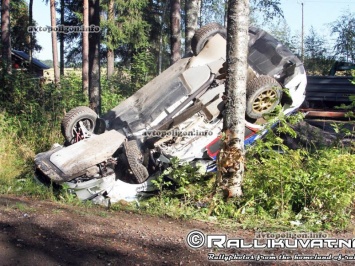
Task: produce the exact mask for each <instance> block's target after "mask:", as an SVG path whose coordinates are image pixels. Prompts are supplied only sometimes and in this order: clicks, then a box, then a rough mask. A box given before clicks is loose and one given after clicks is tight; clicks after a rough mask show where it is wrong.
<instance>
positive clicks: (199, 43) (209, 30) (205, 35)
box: [191, 23, 227, 55]
mask: <svg viewBox="0 0 355 266" xmlns="http://www.w3.org/2000/svg"><path fill="white" fill-rule="evenodd" d="M216 34H220V35H221V36H222V37H223V38H225V39H227V31H226V29H225V28H224V27H222V26H221V25H220V24H218V23H210V24H207V25H205V26H203V27H201V28H200V29H198V30H196V32H195V35H194V36H193V37H192V40H191V49H192V51H193V53H194V55H198V54H199V53H200V52H201V50H202V49H203V47H204V46H205V45H206V43H207V42H208V40H209V39H210V38H212V37H213V36H215V35H216Z"/></svg>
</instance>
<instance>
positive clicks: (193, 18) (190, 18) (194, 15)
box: [185, 0, 201, 54]
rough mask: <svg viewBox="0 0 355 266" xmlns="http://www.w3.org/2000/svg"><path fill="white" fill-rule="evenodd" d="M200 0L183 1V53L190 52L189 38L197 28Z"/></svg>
mask: <svg viewBox="0 0 355 266" xmlns="http://www.w3.org/2000/svg"><path fill="white" fill-rule="evenodd" d="M200 1H201V0H192V1H185V13H186V17H185V18H186V23H185V25H186V27H185V54H188V53H189V52H191V39H192V37H193V36H194V34H195V30H196V28H197V20H198V12H199V2H200Z"/></svg>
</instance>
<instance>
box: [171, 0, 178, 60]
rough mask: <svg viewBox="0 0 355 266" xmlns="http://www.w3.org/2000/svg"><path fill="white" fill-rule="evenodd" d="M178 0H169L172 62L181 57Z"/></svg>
mask: <svg viewBox="0 0 355 266" xmlns="http://www.w3.org/2000/svg"><path fill="white" fill-rule="evenodd" d="M180 8H181V7H180V0H171V22H170V23H171V44H170V47H171V59H170V63H171V64H174V63H175V62H176V61H177V60H179V59H180V58H181V12H180Z"/></svg>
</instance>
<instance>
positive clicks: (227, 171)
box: [218, 0, 249, 197]
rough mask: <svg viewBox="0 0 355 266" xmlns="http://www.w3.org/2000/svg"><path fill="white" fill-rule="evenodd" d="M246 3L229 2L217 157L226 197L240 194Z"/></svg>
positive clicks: (245, 77) (246, 21) (247, 7)
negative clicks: (222, 134)
mask: <svg viewBox="0 0 355 266" xmlns="http://www.w3.org/2000/svg"><path fill="white" fill-rule="evenodd" d="M248 27H249V0H229V5H228V25H227V36H228V37H227V71H228V72H227V80H226V92H225V96H226V105H225V115H224V121H223V131H224V133H225V139H224V141H223V147H222V149H221V152H220V154H219V158H218V167H219V173H220V177H221V178H220V179H219V181H222V182H223V184H224V185H225V188H226V190H225V191H226V192H227V193H226V194H227V195H226V196H227V197H237V196H241V195H242V187H241V184H242V181H243V176H244V131H245V106H246V82H247V56H248Z"/></svg>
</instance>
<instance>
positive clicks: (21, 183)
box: [0, 73, 355, 230]
mask: <svg viewBox="0 0 355 266" xmlns="http://www.w3.org/2000/svg"><path fill="white" fill-rule="evenodd" d="M129 80H130V79H129V78H128V77H127V79H124V78H123V77H121V76H116V77H112V79H110V80H105V81H103V83H102V89H103V110H104V111H107V110H108V109H110V108H112V107H113V106H115V105H117V103H118V102H119V101H121V100H122V99H124V98H125V97H127V96H128V95H129V94H130V93H131V92H132V91H131V90H130V89H131V87H130V86H129V84H128V82H129ZM0 82H1V84H3V90H2V91H1V94H0V100H1V106H2V109H1V111H0V193H1V194H7V193H11V194H16V195H30V196H33V197H37V198H41V199H48V200H57V201H61V202H66V203H69V204H75V205H76V204H80V202H79V201H78V200H77V199H76V198H75V197H74V196H73V195H72V194H70V193H68V191H67V190H66V189H65V188H63V189H62V190H61V191H57V190H54V189H53V188H52V187H50V188H47V187H44V186H42V185H39V184H38V183H36V181H34V179H33V177H34V173H33V170H34V169H33V158H34V155H35V154H36V153H38V152H41V151H45V150H48V149H49V148H50V146H51V145H52V144H53V143H55V142H59V143H62V142H63V137H62V136H61V134H60V121H61V119H62V117H63V115H64V112H65V111H69V110H70V109H71V108H73V107H75V106H78V105H87V102H86V101H85V99H84V98H83V96H82V93H81V84H80V82H81V81H80V77H78V76H76V75H70V76H66V77H64V78H62V81H61V86H60V89H55V88H54V86H53V85H52V84H44V85H40V83H39V81H38V80H37V79H33V78H31V77H29V76H26V75H25V74H23V73H14V74H13V75H11V76H9V75H7V74H4V76H3V77H2V80H1V81H0ZM280 119H281V122H282V123H281V125H280V126H279V127H278V129H277V130H276V131H275V130H274V131H270V133H269V135H268V137H267V138H265V140H263V141H259V142H258V143H257V144H256V145H254V146H253V147H251V148H249V150H248V153H247V162H246V167H247V171H246V177H245V181H244V184H243V191H244V195H243V196H242V197H241V198H237V199H228V200H227V201H226V200H225V199H224V197H223V192H222V191H221V190H216V182H215V179H216V177H215V176H214V175H207V176H206V175H203V174H201V173H200V171H198V169H196V168H194V167H192V166H191V165H182V166H181V165H179V162H178V160H174V162H173V166H172V167H171V168H170V169H168V171H167V172H165V173H164V175H163V176H161V177H160V178H159V179H158V181H157V182H156V185H157V187H158V189H159V191H160V192H159V194H158V195H157V196H155V197H151V198H149V199H147V200H143V201H140V202H139V203H134V204H124V205H122V204H121V205H120V204H117V205H113V206H112V208H113V209H121V208H124V209H131V210H132V209H133V210H136V211H139V212H148V213H153V214H155V215H164V216H165V215H166V216H171V217H179V218H184V219H188V218H194V219H203V220H210V221H214V222H221V223H223V224H228V225H237V226H241V227H245V228H254V229H260V228H263V229H265V228H269V229H270V230H272V229H277V230H282V229H285V230H286V229H287V230H289V229H290V228H291V227H294V228H297V229H299V230H301V229H306V230H322V229H333V230H335V229H345V228H346V227H347V225H348V224H349V221H350V218H351V217H352V209H353V203H354V196H355V192H354V191H355V172H354V169H355V152H354V149H353V148H351V147H348V148H344V147H342V146H337V145H336V143H335V145H334V146H333V147H332V148H329V147H317V148H314V147H308V148H302V149H298V150H290V149H288V148H287V147H286V146H285V145H284V144H283V143H282V138H281V134H285V133H287V134H289V135H291V136H295V132H294V131H293V130H292V128H291V127H290V126H289V124H290V123H294V122H297V121H298V119H299V118H298V117H294V118H293V120H294V121H286V120H285V118H283V117H280ZM164 176H169V177H170V179H167V178H164ZM87 207H88V208H90V204H89V205H87Z"/></svg>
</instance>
